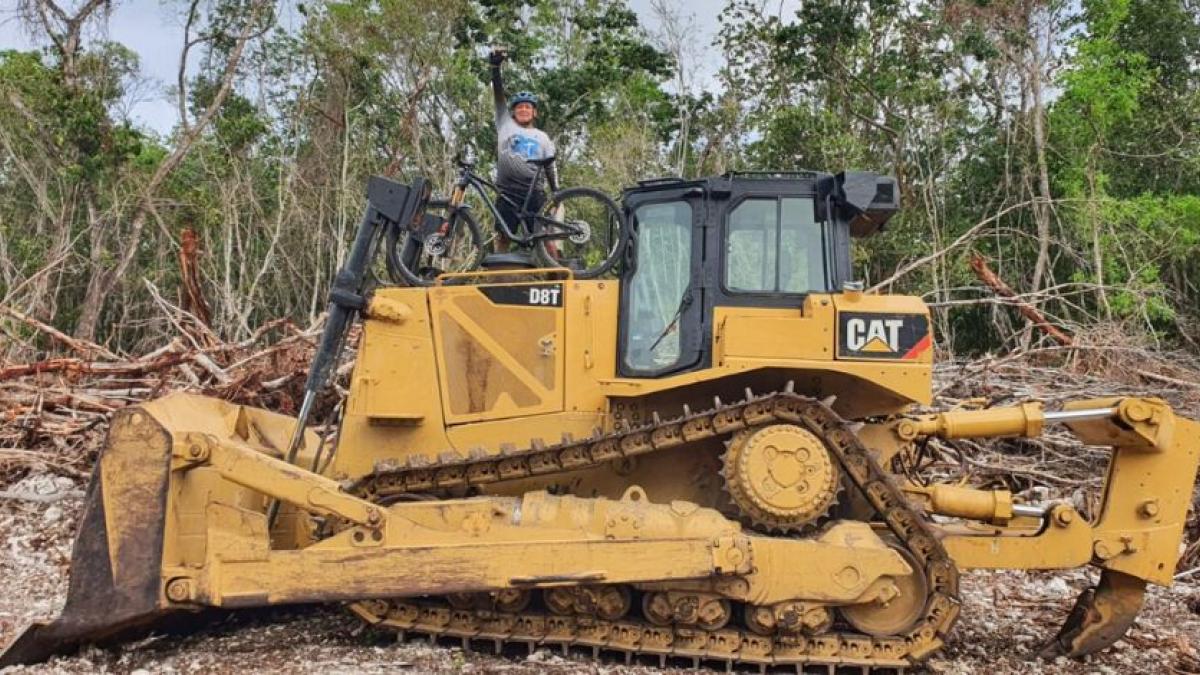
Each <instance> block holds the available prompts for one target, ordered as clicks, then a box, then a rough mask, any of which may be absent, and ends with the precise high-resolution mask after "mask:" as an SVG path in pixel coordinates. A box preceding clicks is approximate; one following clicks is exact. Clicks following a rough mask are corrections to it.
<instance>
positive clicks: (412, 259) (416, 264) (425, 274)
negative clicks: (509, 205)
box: [388, 209, 484, 286]
mask: <svg viewBox="0 0 1200 675" xmlns="http://www.w3.org/2000/svg"><path fill="white" fill-rule="evenodd" d="M483 246H484V241H483V233H482V231H481V230H480V229H479V224H478V223H476V222H475V217H474V216H472V215H471V213H470V211H467V210H466V209H457V210H454V211H451V213H450V216H449V218H446V217H444V216H442V215H440V214H437V213H427V214H426V215H425V219H424V221H423V223H422V225H421V227H420V228H419V230H417V231H414V230H411V229H408V228H394V229H393V230H392V231H390V232H389V233H388V253H389V255H388V270H389V271H390V272H392V276H393V277H396V276H399V277H400V278H399V279H396V281H401V282H403V283H406V284H408V285H410V286H432V285H433V284H434V282H436V281H437V278H438V276H439V275H441V274H447V273H458V272H470V271H473V270H475V269H478V268H479V265H480V263H482V262H483Z"/></svg>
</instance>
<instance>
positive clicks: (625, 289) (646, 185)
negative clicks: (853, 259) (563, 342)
mask: <svg viewBox="0 0 1200 675" xmlns="http://www.w3.org/2000/svg"><path fill="white" fill-rule="evenodd" d="M622 201H623V204H624V208H625V216H626V218H627V222H629V223H630V224H631V226H632V228H633V229H632V233H633V236H632V237H631V239H630V246H629V249H628V250H627V251H626V271H625V273H624V275H623V276H624V282H623V283H622V287H621V295H622V297H621V307H622V311H621V320H620V328H619V331H620V333H619V334H620V338H619V339H620V345H619V348H620V359H619V363H618V369H619V371H620V374H621V375H623V376H626V377H659V376H663V375H668V374H673V373H679V372H684V371H689V370H696V369H700V368H707V367H709V366H710V365H711V359H712V355H711V348H710V345H711V343H712V331H713V326H712V317H713V309H714V308H715V307H726V306H741V307H800V306H802V304H803V302H804V298H805V296H807V295H808V294H809V293H835V292H839V291H840V290H841V289H842V287H843V284H845V283H846V282H850V281H852V280H853V275H852V272H851V266H850V238H851V237H864V236H868V235H870V234H873V233H875V232H877V231H879V229H881V228H882V227H883V226H884V224H885V223H886V222H887V221H888V219H889V218H891V216H892V215H893V214H894V213H895V212H896V211H897V209H898V206H899V191H898V189H897V186H896V181H895V179H894V178H891V177H888V176H882V175H879V174H874V173H866V172H844V173H839V174H836V175H832V174H825V173H818V172H771V173H731V174H725V175H722V176H718V177H712V178H705V179H700V180H683V179H677V178H666V179H656V180H650V181H642V182H640V183H639V184H638V185H637V186H636V187H634V188H631V189H628V190H626V191H625V192H624V194H623V196H622Z"/></svg>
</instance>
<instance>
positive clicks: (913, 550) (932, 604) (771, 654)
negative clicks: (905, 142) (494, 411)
mask: <svg viewBox="0 0 1200 675" xmlns="http://www.w3.org/2000/svg"><path fill="white" fill-rule="evenodd" d="M769 423H787V424H798V425H801V426H803V427H804V428H807V429H808V430H809V431H811V432H813V433H814V434H816V435H817V436H818V437H820V438H822V439H823V440H824V441H825V442H826V444H827V446H828V448H829V449H830V451H831V453H832V454H833V455H834V457H835V458H836V460H837V462H838V463H839V465H840V467H841V469H842V470H843V471H844V472H845V474H846V475H847V476H848V477H849V478H850V480H851V482H852V483H853V484H854V486H855V487H856V488H857V489H858V490H859V491H860V492H861V493H862V494H863V495H864V496H865V498H866V499H867V501H868V502H870V503H871V505H872V506H873V507H874V508H875V510H876V511H877V513H878V515H879V519H880V520H881V521H882V522H883V523H885V524H886V526H887V527H888V529H889V530H891V532H892V533H893V534H894V535H895V536H896V538H897V539H898V540H899V541H900V542H901V543H902V544H903V546H904V547H905V548H906V549H907V550H908V552H909V553H910V554H911V555H912V557H913V559H914V560H916V561H917V563H918V564H919V565H922V566H923V569H924V571H925V575H926V577H927V579H928V586H929V595H928V597H927V599H926V602H925V609H924V612H923V614H922V615H921V618H920V619H919V620H918V621H917V622H916V623H915V624H914V626H913V627H912V628H911V629H910V630H908V631H907V632H906V633H904V634H901V635H894V636H885V637H875V636H870V635H866V634H863V633H858V632H853V631H845V630H841V631H832V632H828V633H825V634H822V635H817V636H802V635H792V634H776V635H774V636H763V635H759V634H757V633H754V632H751V631H749V630H745V629H739V628H726V629H721V630H714V631H707V630H703V629H700V628H697V627H695V626H656V625H653V624H651V623H650V622H648V621H645V620H642V619H638V618H626V619H622V620H618V621H606V620H603V619H600V618H598V617H595V616H560V615H557V614H552V613H548V612H543V611H538V610H529V611H522V612H512V613H509V612H499V611H493V610H486V609H467V610H457V609H452V608H451V607H449V606H448V605H446V604H445V603H443V602H440V601H436V600H418V601H413V600H373V601H364V602H359V603H354V604H353V605H352V606H351V609H352V611H354V612H355V613H356V614H358V615H359V616H360V617H362V618H363V619H364V620H365V621H367V622H369V623H372V624H376V625H379V626H382V627H387V628H390V629H393V630H396V631H400V632H402V633H421V634H425V635H429V636H431V637H439V636H445V637H452V638H460V639H462V640H463V641H464V642H470V641H475V640H478V641H490V642H493V643H495V644H496V645H497V648H499V645H501V644H503V643H522V644H526V645H530V647H531V648H532V647H533V646H534V645H548V646H554V645H561V646H563V648H564V649H565V648H569V647H571V646H579V647H590V648H592V649H593V650H594V651H596V652H601V651H610V652H612V651H615V652H620V653H624V654H626V655H627V658H632V656H634V655H646V656H650V657H657V658H659V659H660V660H661V661H664V662H665V661H666V660H667V659H684V660H687V659H691V660H693V661H694V662H696V663H699V662H701V661H706V662H718V663H720V662H724V663H725V664H727V665H731V664H734V663H744V664H748V665H758V666H761V667H764V668H765V667H774V666H788V667H790V666H795V667H796V669H797V670H798V671H799V670H803V669H804V668H805V667H807V666H829V667H831V668H838V667H853V668H861V669H884V670H897V669H904V668H907V667H911V666H912V665H914V664H916V663H919V662H920V661H922V660H924V659H925V658H927V657H928V656H929V655H931V654H933V653H934V652H936V651H937V650H938V649H939V648H940V647H941V646H942V638H943V636H945V635H946V634H947V633H948V632H949V631H950V629H951V628H952V627H953V625H954V622H955V621H956V619H957V617H958V611H959V604H960V602H959V592H958V569H957V568H956V567H955V565H954V562H953V561H952V560H951V559H950V557H949V555H948V554H947V553H946V550H945V549H944V548H943V547H942V545H941V542H940V541H939V540H938V539H937V537H936V536H935V535H934V533H933V531H932V530H931V529H930V527H929V525H928V524H927V523H926V521H925V519H924V517H923V516H922V515H921V514H920V513H919V512H918V511H916V510H914V509H913V508H912V507H911V506H910V505H909V503H908V501H907V500H906V499H905V498H904V496H903V494H902V493H901V492H900V490H899V488H898V487H897V486H896V484H895V483H894V482H893V481H892V479H891V476H890V475H889V474H887V473H886V472H885V471H884V470H883V469H882V468H881V467H880V466H879V464H878V462H876V461H875V458H874V457H873V456H872V455H871V453H870V451H869V450H867V449H866V448H865V447H864V446H863V445H862V443H861V442H860V441H859V440H858V438H857V436H856V435H855V434H854V432H853V431H851V429H850V426H849V424H848V423H847V422H846V421H845V420H843V419H841V418H840V417H839V416H838V415H837V413H835V412H833V410H831V409H830V408H829V407H828V406H826V405H823V404H822V403H821V402H820V401H817V400H815V399H811V398H808V397H805V396H801V395H799V394H796V393H793V392H792V391H790V390H789V391H784V392H779V393H773V394H768V395H765V396H760V397H752V398H748V399H746V400H744V401H741V402H738V403H734V404H728V405H721V404H720V402H719V401H717V405H716V406H715V407H714V408H713V409H711V410H708V411H705V412H700V413H692V412H691V411H689V410H687V409H685V410H684V415H682V416H681V417H679V418H675V419H672V420H667V421H662V420H660V419H657V416H656V419H655V421H654V423H652V424H649V425H646V426H643V427H639V428H636V429H626V430H619V431H617V432H615V433H612V434H608V435H599V434H597V435H595V436H593V437H592V438H590V439H586V440H583V441H578V442H577V441H574V440H573V439H570V438H564V439H563V442H562V443H560V444H559V445H556V446H553V447H545V446H540V447H539V445H538V444H535V445H534V447H532V448H530V449H528V450H525V451H521V452H516V451H513V450H512V449H506V450H504V451H502V452H501V454H500V455H498V456H492V455H484V454H482V453H474V454H473V456H471V457H461V456H458V455H452V454H446V453H444V454H443V455H442V456H441V457H440V458H439V460H438V461H435V462H430V461H429V460H428V459H424V458H415V459H414V460H412V461H410V462H409V463H408V464H407V465H405V466H391V467H381V468H380V470H378V471H376V472H375V473H372V474H370V475H368V476H366V477H364V478H363V479H361V480H360V481H358V482H357V483H356V484H355V485H354V486H353V487H352V488H351V489H352V491H354V492H355V493H356V494H359V495H360V496H363V497H364V498H367V499H373V500H383V501H386V500H387V499H388V498H389V497H390V496H392V495H397V494H402V493H413V492H435V493H436V492H439V491H442V490H449V489H453V488H460V487H464V486H473V485H479V486H482V485H487V484H491V483H496V482H499V481H504V480H515V479H521V478H529V477H533V476H541V475H547V474H553V473H559V472H563V471H572V470H576V469H583V468H589V467H594V466H598V465H600V464H602V463H603V462H606V461H609V460H612V459H618V458H621V457H633V456H637V455H642V454H646V453H649V452H654V451H657V450H664V449H667V448H672V447H677V446H679V445H683V444H685V443H690V442H694V441H698V440H702V439H705V438H712V437H715V436H721V435H725V434H730V433H733V432H736V431H739V430H741V429H745V428H748V427H752V426H757V425H761V424H769Z"/></svg>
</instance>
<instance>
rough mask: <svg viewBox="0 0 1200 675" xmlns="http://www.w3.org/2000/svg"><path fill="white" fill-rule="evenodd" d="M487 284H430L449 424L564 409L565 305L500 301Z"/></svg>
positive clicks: (521, 285)
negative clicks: (487, 290) (486, 291)
mask: <svg viewBox="0 0 1200 675" xmlns="http://www.w3.org/2000/svg"><path fill="white" fill-rule="evenodd" d="M560 285H561V286H562V288H563V289H564V291H563V292H564V295H566V294H567V291H566V285H565V284H560ZM509 286H510V287H512V288H518V289H523V288H532V287H535V286H545V284H510V285H509ZM485 288H486V287H480V286H453V287H437V288H433V289H430V290H429V306H430V313H431V315H432V316H433V332H434V342H435V344H436V346H437V353H438V357H439V363H440V365H441V369H440V372H439V381H440V383H441V387H442V392H443V396H442V405H443V411H444V414H445V418H446V421H447V423H449V424H461V423H464V422H475V421H481V420H489V419H501V418H505V417H515V416H520V415H529V414H533V413H539V412H555V411H558V410H562V407H563V385H562V382H563V344H562V343H563V338H564V335H565V330H564V315H565V312H564V310H563V308H562V307H561V306H558V307H555V306H537V305H516V304H497V303H495V302H493V301H492V300H490V299H489V298H488V297H487V296H486V295H485V294H484V289H485Z"/></svg>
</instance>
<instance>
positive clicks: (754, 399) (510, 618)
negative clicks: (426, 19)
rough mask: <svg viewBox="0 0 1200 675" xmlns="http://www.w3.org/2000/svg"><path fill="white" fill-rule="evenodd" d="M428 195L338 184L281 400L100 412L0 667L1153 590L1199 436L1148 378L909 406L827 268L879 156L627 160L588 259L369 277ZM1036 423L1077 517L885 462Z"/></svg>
mask: <svg viewBox="0 0 1200 675" xmlns="http://www.w3.org/2000/svg"><path fill="white" fill-rule="evenodd" d="M429 200H430V195H429V187H428V184H427V183H426V182H425V181H423V180H421V179H415V180H413V181H412V183H411V184H406V185H402V184H399V183H396V182H393V181H390V180H387V179H382V178H375V179H372V180H371V181H370V184H369V186H368V190H367V207H366V214H365V216H364V219H363V221H362V224H361V226H360V229H359V230H358V234H357V237H356V239H355V241H354V243H353V245H352V247H351V249H350V253H349V254H348V256H347V259H346V260H345V261H344V262H343V267H342V269H341V270H340V272H339V273H338V275H337V277H336V279H335V281H334V282H333V284H332V291H331V299H330V305H329V318H328V321H327V324H326V327H325V333H324V334H323V335H322V338H321V341H320V344H319V345H318V348H317V350H316V352H315V356H314V361H313V363H312V364H311V368H310V371H309V373H308V379H307V381H306V384H305V392H304V399H303V403H302V405H300V408H299V416H298V417H299V418H298V419H297V418H292V417H285V416H282V415H279V414H275V413H272V412H268V411H265V410H260V409H254V408H251V407H246V406H241V405H236V404H232V403H228V402H224V401H220V400H214V399H211V398H205V397H201V396H196V395H191V394H186V393H174V394H171V395H168V396H166V397H164V398H161V399H158V400H154V401H151V402H148V403H144V404H142V405H137V406H132V407H130V408H127V409H123V410H121V411H119V412H117V413H115V414H114V415H113V418H112V421H111V427H110V429H109V431H108V438H107V445H106V447H105V448H104V449H103V452H102V454H101V455H100V457H99V460H98V464H97V466H96V468H95V475H94V478H93V480H92V482H91V485H90V488H89V490H88V493H87V500H86V505H85V509H84V512H83V515H82V517H81V522H80V529H79V534H78V539H77V541H76V543H75V548H74V554H73V561H72V568H71V578H70V588H69V593H68V598H67V600H66V606H65V608H64V609H63V611H62V614H61V616H60V618H58V619H57V620H55V621H53V622H51V623H49V624H43V625H34V626H32V627H30V628H28V629H27V630H26V631H25V632H24V633H23V634H21V635H20V636H19V637H17V638H16V639H15V640H14V641H13V642H12V643H11V644H9V645H8V646H7V648H6V650H5V652H4V653H3V656H2V657H0V665H10V664H19V663H34V662H38V661H41V660H45V659H47V658H49V657H50V656H51V655H53V654H57V653H63V652H66V651H70V650H72V649H75V648H77V647H78V646H80V645H83V644H90V643H105V642H111V641H117V640H121V639H126V636H128V635H130V633H131V631H138V630H141V631H145V630H148V629H153V628H154V627H155V626H158V625H162V623H163V622H164V621H166V620H168V619H170V620H173V621H176V622H178V621H179V620H180V619H181V618H184V622H185V623H188V622H191V621H195V620H198V617H199V616H200V615H202V614H204V613H206V611H207V610H217V611H220V610H237V609H241V608H253V607H266V606H275V605H285V604H306V603H340V604H343V605H344V606H346V607H347V608H348V609H349V611H351V612H352V613H353V614H355V615H357V616H358V617H361V619H362V620H363V621H365V622H366V623H367V624H370V625H372V626H375V627H377V628H378V629H380V630H385V631H386V630H390V631H395V632H396V633H398V634H401V635H413V636H423V637H429V638H430V639H434V640H439V639H450V640H453V641H461V642H462V643H463V644H464V645H466V646H468V647H472V648H484V647H487V648H491V647H495V648H496V649H501V648H503V647H504V646H505V645H516V648H518V649H519V648H521V647H522V646H523V645H524V646H528V647H529V648H530V649H531V650H532V649H534V648H552V649H557V648H562V649H564V650H567V651H570V650H580V649H581V650H584V651H585V652H587V651H588V650H591V652H593V653H594V654H595V655H596V656H597V657H603V656H608V657H610V658H611V657H612V656H613V655H623V656H624V657H626V658H635V657H636V658H639V659H640V658H642V657H645V658H648V659H649V660H651V661H654V660H655V659H658V660H661V661H663V662H671V663H678V662H681V661H682V662H683V663H695V664H706V665H715V666H718V667H749V668H756V667H757V668H763V669H776V668H783V669H787V670H791V669H795V670H796V671H798V672H803V671H806V670H808V669H810V668H816V669H821V670H828V671H831V672H832V671H835V670H840V669H843V668H848V669H852V670H856V671H859V672H865V671H871V670H880V671H890V670H903V669H906V668H911V667H913V666H914V664H918V663H920V662H921V661H922V660H924V659H927V658H928V657H929V656H931V655H932V654H934V653H936V652H937V651H938V650H939V648H940V647H941V646H942V645H943V643H944V641H945V640H946V639H947V636H948V635H949V633H950V631H951V628H952V627H953V626H954V624H955V621H956V619H957V617H958V615H959V612H960V611H961V609H962V601H961V598H960V593H959V578H960V574H961V573H962V572H963V571H965V570H973V569H984V568H990V569H1011V570H1018V569H1019V570H1065V569H1071V568H1077V567H1082V566H1086V565H1090V566H1092V567H1095V568H1098V574H1097V577H1098V582H1097V583H1096V585H1095V586H1094V587H1092V588H1089V589H1087V590H1086V591H1085V592H1083V594H1082V595H1081V596H1080V597H1079V598H1078V600H1077V601H1076V603H1075V605H1074V608H1073V609H1071V610H1070V611H1069V612H1068V609H1067V607H1064V608H1063V613H1064V615H1066V618H1065V622H1064V625H1063V627H1062V629H1061V631H1060V632H1059V633H1058V634H1057V636H1055V637H1054V638H1053V639H1052V640H1049V643H1048V644H1047V646H1046V647H1045V652H1044V653H1046V654H1053V655H1068V656H1076V657H1077V656H1081V655H1085V654H1089V653H1092V652H1095V651H1097V650H1101V649H1104V648H1106V647H1108V646H1109V645H1111V644H1113V643H1114V642H1115V641H1116V640H1118V639H1119V638H1120V637H1121V636H1122V635H1123V634H1124V633H1125V631H1126V630H1127V629H1128V628H1129V626H1130V625H1131V624H1132V623H1133V621H1134V618H1135V616H1136V614H1137V612H1138V610H1139V609H1140V607H1141V605H1142V601H1143V596H1144V593H1145V589H1146V585H1147V584H1158V585H1162V586H1166V585H1169V584H1170V583H1171V582H1172V574H1173V572H1174V570H1175V567H1176V563H1177V560H1178V557H1179V555H1180V548H1181V543H1182V539H1183V531H1184V524H1185V518H1186V515H1187V510H1188V507H1189V504H1190V502H1191V499H1192V493H1193V484H1194V481H1195V476H1196V470H1197V462H1198V459H1200V423H1197V422H1196V421H1192V420H1190V419H1187V418H1186V417H1184V416H1182V415H1177V414H1176V413H1174V412H1173V411H1172V409H1171V407H1170V406H1168V405H1167V404H1166V403H1165V402H1164V401H1162V400H1158V399H1154V398H1098V399H1091V400H1079V401H1073V402H1070V403H1069V404H1066V405H1061V406H1053V407H1054V409H1047V408H1046V407H1045V406H1043V404H1042V403H1040V402H1036V401H1029V402H1025V403H1021V404H1019V405H1013V406H1006V407H978V408H969V407H964V408H957V409H953V410H945V411H941V412H936V411H935V412H929V411H930V410H933V408H931V407H930V406H931V405H932V398H933V395H932V362H933V349H932V345H933V335H932V333H931V322H930V313H929V309H928V307H927V306H926V305H925V304H924V303H923V302H922V301H921V299H920V298H918V297H910V296H898V295H881V294H873V293H868V292H864V290H863V286H862V284H861V283H859V282H856V281H855V279H854V278H853V275H852V265H851V242H852V240H853V239H854V238H857V237H867V236H870V235H872V234H874V233H875V232H877V231H878V230H880V228H882V227H884V225H885V223H886V222H887V221H888V220H889V218H890V217H891V216H892V215H893V214H894V213H896V212H897V210H898V208H899V192H898V185H897V183H896V181H895V180H894V179H892V178H890V177H887V176H882V175H877V174H873V173H865V172H843V173H839V174H828V173H807V172H805V173H800V172H786V173H737V174H726V175H723V176H719V177H712V178H706V179H701V180H682V179H661V180H653V181H645V182H642V183H640V184H638V185H636V186H635V187H632V188H629V189H627V190H626V191H625V192H624V193H623V195H622V202H623V204H622V210H623V214H624V218H625V219H626V222H627V225H628V227H629V228H630V232H631V236H630V237H629V239H628V243H627V244H626V245H625V246H626V248H625V250H624V251H623V253H622V257H621V264H620V265H619V266H618V268H617V271H616V272H615V273H613V274H612V275H611V278H599V279H590V280H580V279H577V278H575V277H574V275H573V274H572V271H571V269H569V268H554V269H550V268H540V269H538V268H532V267H526V268H521V267H519V266H509V267H505V268H503V269H486V268H485V269H482V270H477V271H474V272H469V273H458V274H444V275H442V276H440V277H438V279H437V280H436V282H435V283H434V284H433V285H431V286H428V287H415V286H409V287H405V286H400V285H388V284H386V283H384V282H383V281H380V279H386V277H385V276H384V275H382V274H380V273H379V270H380V268H381V267H385V265H384V263H382V262H380V261H381V260H383V259H384V258H387V256H388V255H392V253H394V250H393V249H394V248H395V246H396V244H395V242H396V241H397V239H403V238H404V237H405V236H417V233H418V231H419V230H420V227H419V226H420V223H421V222H422V221H423V219H424V218H425V217H426V213H427V205H428V203H429ZM396 233H400V235H401V236H399V237H397V236H394V235H396ZM389 242H390V243H389ZM352 325H354V326H360V327H361V329H360V330H355V331H354V332H353V333H351V332H350V327H351V326H352ZM350 335H353V336H354V339H356V340H357V351H356V352H355V354H356V356H355V362H354V365H353V371H352V372H351V373H350V375H349V380H348V385H347V388H348V395H347V396H346V397H345V399H344V400H343V401H341V402H340V403H338V404H336V405H338V406H340V407H336V408H335V407H333V406H334V405H335V404H334V403H331V402H330V400H331V399H336V398H337V397H336V396H335V395H333V394H331V393H330V392H328V391H327V388H328V387H327V385H328V384H329V381H330V379H331V377H334V376H335V374H336V372H338V367H337V363H338V357H339V355H340V354H342V353H343V352H344V351H348V348H349V347H350V346H351V345H349V344H348V343H349V338H348V336H350ZM342 370H343V371H345V369H342ZM344 374H345V373H344V372H343V375H344ZM314 410H335V411H336V417H337V420H338V423H337V424H336V427H335V428H336V430H337V431H336V434H333V433H329V434H323V435H322V434H318V433H317V431H316V430H315V428H310V426H309V424H308V423H309V421H310V419H309V418H310V417H312V416H313V415H314ZM327 414H329V415H333V414H334V413H327ZM1051 427H1053V428H1058V429H1061V428H1065V429H1066V430H1068V431H1069V432H1070V433H1071V434H1073V435H1074V436H1075V437H1077V438H1078V439H1079V440H1080V441H1082V442H1083V443H1084V444H1087V445H1092V446H1105V447H1106V448H1108V449H1109V450H1110V453H1109V461H1108V465H1107V470H1106V473H1105V474H1104V477H1103V488H1102V490H1101V492H1100V495H1099V500H1098V501H1099V505H1098V507H1097V508H1095V509H1094V510H1089V511H1087V512H1084V511H1081V510H1080V509H1077V508H1076V507H1075V506H1073V505H1072V504H1071V503H1068V502H1067V501H1041V502H1039V501H1030V500H1026V499H1022V498H1021V497H1020V495H1017V494H1014V493H1013V492H1012V491H1009V490H1004V489H980V488H975V487H970V486H968V485H965V484H961V483H958V482H956V483H938V482H928V481H925V480H922V479H920V478H919V477H918V476H917V475H916V474H913V473H912V472H911V471H909V470H906V468H905V467H909V468H911V466H912V462H911V460H912V458H913V457H915V456H916V454H917V453H918V452H919V451H920V450H921V449H922V448H923V446H924V444H925V443H926V441H928V440H929V439H934V438H936V439H962V438H972V439H979V438H994V437H1037V436H1039V435H1040V434H1042V433H1043V430H1045V429H1047V428H1051ZM1099 470H1100V467H1097V471H1099Z"/></svg>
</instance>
